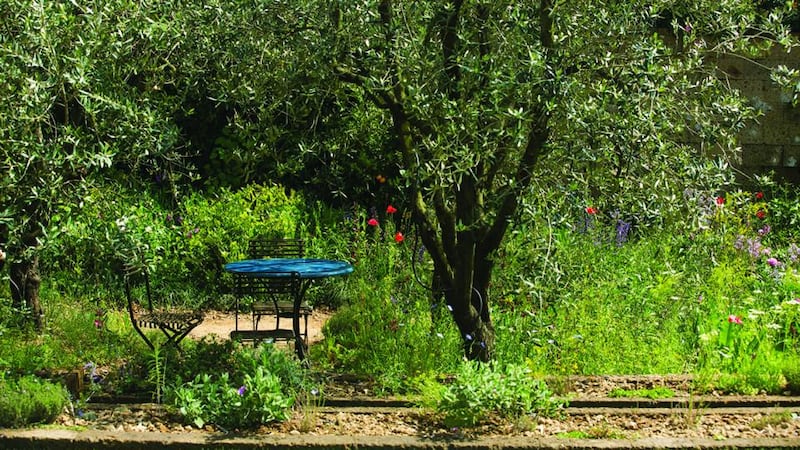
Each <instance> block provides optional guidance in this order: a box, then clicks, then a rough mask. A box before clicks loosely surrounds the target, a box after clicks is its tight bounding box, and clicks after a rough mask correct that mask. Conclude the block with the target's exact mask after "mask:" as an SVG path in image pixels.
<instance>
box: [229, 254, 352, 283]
mask: <svg viewBox="0 0 800 450" xmlns="http://www.w3.org/2000/svg"><path fill="white" fill-rule="evenodd" d="M225 270H226V271H228V272H233V273H240V274H243V275H247V276H252V277H268V278H269V277H276V278H280V277H289V276H291V274H296V275H297V276H298V277H299V278H302V279H304V280H310V279H318V278H327V277H335V276H340V275H347V274H349V273H352V272H353V266H352V265H350V263H348V262H346V261H334V260H331V259H313V258H270V259H245V260H243V261H236V262H232V263H228V264H225Z"/></svg>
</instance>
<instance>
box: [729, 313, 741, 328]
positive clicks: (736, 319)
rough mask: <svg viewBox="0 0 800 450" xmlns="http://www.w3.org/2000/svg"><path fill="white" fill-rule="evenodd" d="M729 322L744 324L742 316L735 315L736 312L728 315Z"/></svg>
mask: <svg viewBox="0 0 800 450" xmlns="http://www.w3.org/2000/svg"><path fill="white" fill-rule="evenodd" d="M728 323H733V324H736V325H741V324H742V318H741V317H739V316H737V315H735V314H731V315H730V316H728Z"/></svg>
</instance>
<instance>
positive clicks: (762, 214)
mask: <svg viewBox="0 0 800 450" xmlns="http://www.w3.org/2000/svg"><path fill="white" fill-rule="evenodd" d="M756 217H758V218H759V219H761V220H764V217H767V213H766V212H764V210H763V209H759V210H758V212H757V213H756Z"/></svg>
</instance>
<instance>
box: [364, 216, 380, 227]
mask: <svg viewBox="0 0 800 450" xmlns="http://www.w3.org/2000/svg"><path fill="white" fill-rule="evenodd" d="M367 225H369V226H371V227H377V226H378V219H376V218H374V217H373V218H371V219H369V220H368V221H367Z"/></svg>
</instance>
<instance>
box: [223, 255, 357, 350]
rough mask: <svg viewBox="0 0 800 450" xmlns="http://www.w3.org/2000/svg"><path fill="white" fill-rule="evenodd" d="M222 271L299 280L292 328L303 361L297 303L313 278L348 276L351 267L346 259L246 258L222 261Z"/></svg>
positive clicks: (237, 317) (302, 344) (303, 344)
mask: <svg viewBox="0 0 800 450" xmlns="http://www.w3.org/2000/svg"><path fill="white" fill-rule="evenodd" d="M224 267H225V271H227V272H231V273H233V274H236V275H237V276H244V277H253V278H290V277H297V278H299V279H300V280H302V283H301V287H300V289H299V291H298V293H297V295H296V298H295V299H294V314H293V317H292V318H293V320H292V329H293V331H294V337H295V351H296V352H297V356H298V357H299V358H300V359H301V360H302V359H304V358H305V343H304V342H303V340H302V339H301V338H300V305H301V304H302V303H303V297H305V292H306V290H307V289H308V287H309V286H310V285H311V282H312V281H313V280H317V279H321V278H328V277H336V276H342V275H347V274H349V273H352V272H353V266H352V265H351V264H350V263H348V262H346V261H335V260H330V259H314V258H269V259H245V260H242V261H235V262H232V263H228V264H225V266H224ZM236 305H237V306H236V331H237V332H238V331H239V320H238V319H239V306H238V305H239V301H238V298H237V301H236Z"/></svg>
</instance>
